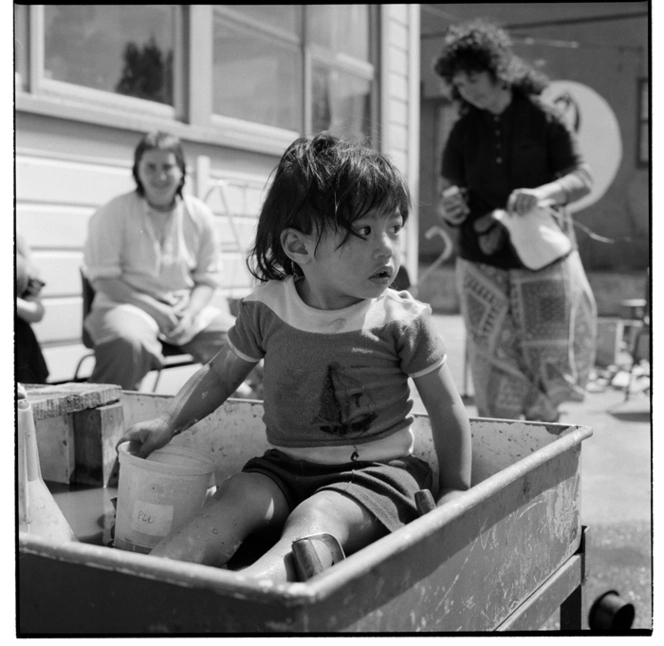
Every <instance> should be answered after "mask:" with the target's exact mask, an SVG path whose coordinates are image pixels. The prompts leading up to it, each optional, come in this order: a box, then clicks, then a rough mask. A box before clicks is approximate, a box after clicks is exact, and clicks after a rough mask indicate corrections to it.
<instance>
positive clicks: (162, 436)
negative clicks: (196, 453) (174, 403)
mask: <svg viewBox="0 0 664 646" xmlns="http://www.w3.org/2000/svg"><path fill="white" fill-rule="evenodd" d="M173 435H174V430H173V427H172V424H171V418H170V415H161V416H159V417H156V418H155V419H150V420H148V421H146V422H138V423H137V424H134V425H133V426H131V427H130V428H129V429H128V430H127V431H126V432H125V434H124V435H123V436H122V437H121V438H120V439H119V440H118V443H117V444H116V445H115V447H116V448H117V447H118V446H120V444H122V443H123V442H129V453H131V454H133V455H137V456H138V457H139V458H147V457H148V455H150V453H152V452H153V451H156V450H157V449H160V448H162V447H164V446H166V445H167V444H168V443H169V442H170V441H171V440H172V439H173Z"/></svg>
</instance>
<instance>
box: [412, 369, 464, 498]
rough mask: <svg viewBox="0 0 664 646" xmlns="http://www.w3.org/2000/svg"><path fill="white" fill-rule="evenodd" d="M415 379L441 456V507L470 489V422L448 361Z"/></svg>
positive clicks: (439, 494)
mask: <svg viewBox="0 0 664 646" xmlns="http://www.w3.org/2000/svg"><path fill="white" fill-rule="evenodd" d="M414 381H415V385H416V386H417V390H418V392H419V394H420V397H421V398H422V403H423V404H424V407H425V408H426V411H427V414H428V415H429V422H430V424H431V433H432V435H433V442H434V447H435V449H436V456H437V457H438V467H439V472H440V476H439V491H438V503H437V504H438V506H440V505H442V504H443V503H445V502H447V501H448V500H451V499H452V498H454V497H455V496H457V495H459V493H460V492H462V491H466V490H468V489H469V488H470V469H471V450H472V449H471V437H470V421H469V419H468V414H467V412H466V408H465V406H464V404H463V401H462V399H461V396H460V395H459V393H458V391H457V389H456V386H455V385H454V381H453V379H452V375H451V374H450V370H449V368H448V367H447V364H443V365H442V366H441V367H440V369H439V370H435V371H434V372H431V373H429V374H427V375H424V376H423V377H417V378H416V379H415V380H414Z"/></svg>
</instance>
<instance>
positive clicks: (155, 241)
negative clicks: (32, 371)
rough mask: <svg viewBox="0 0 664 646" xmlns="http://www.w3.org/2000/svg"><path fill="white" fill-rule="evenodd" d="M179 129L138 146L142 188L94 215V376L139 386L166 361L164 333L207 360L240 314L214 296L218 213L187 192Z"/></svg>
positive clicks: (90, 243)
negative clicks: (216, 302)
mask: <svg viewBox="0 0 664 646" xmlns="http://www.w3.org/2000/svg"><path fill="white" fill-rule="evenodd" d="M185 172H186V168H185V158H184V152H183V150H182V146H181V144H180V141H179V139H177V138H176V137H174V136H172V135H170V134H167V133H163V132H153V133H148V134H147V135H145V136H144V137H143V139H142V140H141V141H140V142H139V144H138V146H137V147H136V150H135V152H134V166H133V176H134V180H135V181H136V190H134V191H131V192H130V193H126V194H124V195H120V196H118V197H116V198H114V199H113V200H111V201H110V202H109V203H108V204H106V205H105V206H103V207H101V208H100V209H99V210H98V211H97V212H96V213H95V214H94V215H93V216H92V218H91V220H90V223H89V228H88V238H87V241H86V243H85V250H84V258H85V270H86V274H87V277H88V279H89V280H90V282H91V283H92V285H93V287H94V289H95V292H96V293H95V298H94V301H93V303H92V310H91V312H90V314H89V315H88V316H87V317H86V319H85V327H86V329H87V330H88V332H89V333H90V336H91V337H92V339H93V342H94V345H95V367H94V370H93V373H92V375H91V377H90V381H91V382H93V383H111V384H119V385H120V386H122V388H123V389H126V390H138V389H139V388H140V385H141V381H142V379H143V377H144V376H145V375H146V374H147V373H148V372H149V371H150V370H155V369H158V368H160V367H161V366H162V365H163V361H164V357H163V355H162V346H161V343H160V340H163V341H167V342H168V343H171V344H172V345H176V346H179V347H181V348H182V350H183V351H184V352H187V353H189V354H191V355H192V356H193V357H194V358H195V359H196V360H197V361H200V362H201V363H206V362H207V361H209V360H210V359H211V358H212V357H213V356H214V355H215V354H216V353H217V352H218V351H219V349H220V348H221V347H222V345H224V343H225V341H226V337H227V334H226V333H227V331H228V329H229V328H230V327H231V326H232V324H233V322H234V318H233V317H232V316H231V315H230V313H228V312H222V311H221V310H218V309H217V308H215V307H212V306H211V305H210V301H211V299H212V296H213V295H214V292H215V290H216V288H217V284H218V279H219V253H218V249H217V244H216V236H215V232H214V228H213V215H212V212H211V211H210V209H209V208H208V207H207V206H206V205H205V204H204V203H203V202H202V201H201V200H199V199H197V198H195V197H193V196H190V195H184V194H183V192H182V187H183V186H184V180H185Z"/></svg>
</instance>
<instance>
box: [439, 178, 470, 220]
mask: <svg viewBox="0 0 664 646" xmlns="http://www.w3.org/2000/svg"><path fill="white" fill-rule="evenodd" d="M438 214H439V215H440V217H441V218H442V219H443V220H445V222H447V223H448V224H451V225H452V226H458V225H459V224H461V223H462V222H463V221H464V220H465V219H466V216H467V215H468V205H467V204H466V200H465V197H464V194H463V192H462V190H461V189H460V188H459V187H458V186H450V187H448V188H446V189H445V190H444V191H443V192H442V193H441V197H440V201H439V203H438Z"/></svg>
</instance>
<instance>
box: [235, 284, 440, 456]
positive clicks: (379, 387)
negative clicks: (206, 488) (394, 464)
mask: <svg viewBox="0 0 664 646" xmlns="http://www.w3.org/2000/svg"><path fill="white" fill-rule="evenodd" d="M430 312H431V309H430V307H429V306H428V305H425V304H423V303H420V302H418V301H416V300H415V299H414V298H413V297H412V296H411V295H410V294H409V293H408V292H396V291H394V290H391V289H388V290H387V291H386V292H385V293H384V294H383V295H382V296H381V297H380V298H377V299H371V300H365V301H361V302H360V303H357V304H355V305H352V306H351V307H347V308H344V309H341V310H318V309H315V308H312V307H309V306H308V305H306V304H305V303H304V302H303V301H302V299H301V298H300V296H299V294H298V292H297V288H296V286H295V282H294V280H293V278H292V277H291V278H288V279H286V280H284V281H270V282H267V283H265V284H264V285H261V286H259V287H258V288H257V289H256V290H255V291H254V292H253V293H252V294H251V295H250V296H249V297H247V298H245V299H244V300H243V301H242V303H241V304H240V309H239V315H238V318H237V320H236V323H235V326H234V327H233V328H231V330H230V331H229V335H228V336H229V342H230V345H231V348H232V349H233V351H234V352H235V353H236V354H237V356H239V357H240V358H242V359H245V360H247V361H255V362H257V361H260V360H261V359H263V358H265V367H264V387H265V401H264V409H265V415H264V421H265V425H266V429H267V438H268V441H269V442H270V443H271V444H272V445H274V446H277V447H314V448H315V447H331V446H336V445H338V446H348V445H361V444H362V443H367V442H372V441H374V440H377V439H380V438H386V437H388V436H390V435H392V434H395V433H398V432H400V431H404V430H406V431H407V430H408V428H409V427H410V425H411V423H412V421H413V418H412V416H411V415H410V411H411V409H412V406H413V402H412V400H411V399H410V388H409V385H408V378H409V377H418V376H423V375H426V374H428V373H429V372H431V371H433V370H436V369H437V368H439V367H440V366H441V365H442V364H443V363H444V362H445V360H446V352H445V347H444V345H443V343H442V341H441V339H440V337H439V336H438V335H437V334H436V331H435V330H434V329H433V326H432V324H431V317H430Z"/></svg>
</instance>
